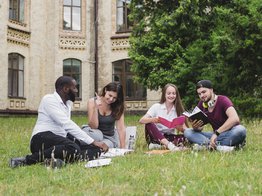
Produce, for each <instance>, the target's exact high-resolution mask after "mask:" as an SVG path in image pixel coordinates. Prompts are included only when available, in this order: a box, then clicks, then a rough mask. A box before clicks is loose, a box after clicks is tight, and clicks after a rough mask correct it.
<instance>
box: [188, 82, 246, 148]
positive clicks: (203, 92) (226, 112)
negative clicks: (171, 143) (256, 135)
mask: <svg viewBox="0 0 262 196" xmlns="http://www.w3.org/2000/svg"><path fill="white" fill-rule="evenodd" d="M196 90H197V94H198V96H199V98H200V101H199V103H198V105H197V106H198V107H199V109H200V110H202V111H203V112H204V113H205V114H206V115H207V117H208V119H209V122H210V124H211V126H212V128H213V131H212V132H202V129H203V122H202V121H201V120H199V121H197V120H195V121H193V122H191V124H192V128H188V129H186V130H185V132H184V136H185V137H186V138H187V139H188V140H189V141H190V142H191V143H195V144H197V145H200V146H206V147H209V148H212V149H217V150H219V149H234V147H240V146H242V145H244V144H245V138H246V128H245V127H244V126H242V125H240V120H239V117H238V114H237V112H236V110H235V108H234V106H233V103H232V102H231V100H230V99H229V98H228V97H226V96H224V95H216V94H215V93H214V91H213V87H212V83H211V81H210V80H201V81H199V82H198V83H197V85H196Z"/></svg>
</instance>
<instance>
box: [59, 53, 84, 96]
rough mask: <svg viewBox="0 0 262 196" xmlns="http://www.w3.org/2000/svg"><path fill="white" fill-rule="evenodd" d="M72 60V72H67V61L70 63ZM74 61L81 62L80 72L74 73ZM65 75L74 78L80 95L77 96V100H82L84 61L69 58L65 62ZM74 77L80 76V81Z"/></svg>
mask: <svg viewBox="0 0 262 196" xmlns="http://www.w3.org/2000/svg"><path fill="white" fill-rule="evenodd" d="M69 60H70V69H71V71H70V72H68V71H66V72H65V61H69ZM73 61H78V62H79V72H78V73H77V72H74V71H72V67H73V66H74V65H73ZM63 75H64V76H71V77H72V78H74V79H75V80H76V81H77V89H78V95H77V96H76V100H82V61H81V60H79V59H76V58H67V59H64V60H63ZM74 75H78V76H79V81H78V80H77V78H75V77H74Z"/></svg>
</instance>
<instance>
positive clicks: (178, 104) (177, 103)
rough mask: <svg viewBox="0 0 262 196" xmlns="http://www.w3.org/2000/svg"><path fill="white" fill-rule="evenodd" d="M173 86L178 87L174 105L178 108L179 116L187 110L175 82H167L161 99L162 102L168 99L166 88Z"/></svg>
mask: <svg viewBox="0 0 262 196" xmlns="http://www.w3.org/2000/svg"><path fill="white" fill-rule="evenodd" d="M170 86H172V87H173V88H175V89H176V99H175V101H174V106H175V108H176V112H177V116H180V115H182V113H183V112H184V111H185V109H184V106H183V104H182V100H181V97H180V94H179V91H178V88H177V86H176V85H174V84H166V85H165V86H164V88H163V89H162V95H161V99H160V103H161V104H162V103H164V102H165V101H166V89H167V88H168V87H170Z"/></svg>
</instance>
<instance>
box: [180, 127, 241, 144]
mask: <svg viewBox="0 0 262 196" xmlns="http://www.w3.org/2000/svg"><path fill="white" fill-rule="evenodd" d="M213 134H214V132H201V131H196V130H194V129H192V128H188V129H186V130H185V132H184V136H185V137H186V138H187V139H188V141H189V142H191V143H196V144H200V145H209V142H210V138H211V136H212V135H213ZM245 139H246V128H245V127H244V126H242V125H236V126H234V127H232V128H231V129H229V130H227V131H224V132H222V133H221V134H220V135H219V136H218V137H217V141H216V143H217V145H221V146H239V145H242V144H243V143H244V142H245Z"/></svg>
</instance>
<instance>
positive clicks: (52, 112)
mask: <svg viewBox="0 0 262 196" xmlns="http://www.w3.org/2000/svg"><path fill="white" fill-rule="evenodd" d="M71 103H72V102H71V101H67V102H66V104H64V103H63V101H62V99H61V97H60V96H59V94H58V93H57V92H54V94H48V95H45V96H44V97H43V99H42V100H41V103H40V105H39V108H38V117H37V121H36V124H35V127H34V130H33V133H32V137H33V136H34V135H36V134H37V133H41V132H46V131H51V132H53V133H54V134H56V135H60V136H62V137H66V135H67V133H70V134H71V135H73V136H74V137H75V138H77V139H79V140H82V141H84V142H85V143H87V144H91V143H92V142H93V141H94V139H92V138H91V137H90V136H88V135H87V134H86V133H85V132H84V131H83V130H82V129H80V127H79V126H78V125H77V124H76V123H75V122H73V121H72V120H71Z"/></svg>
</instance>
